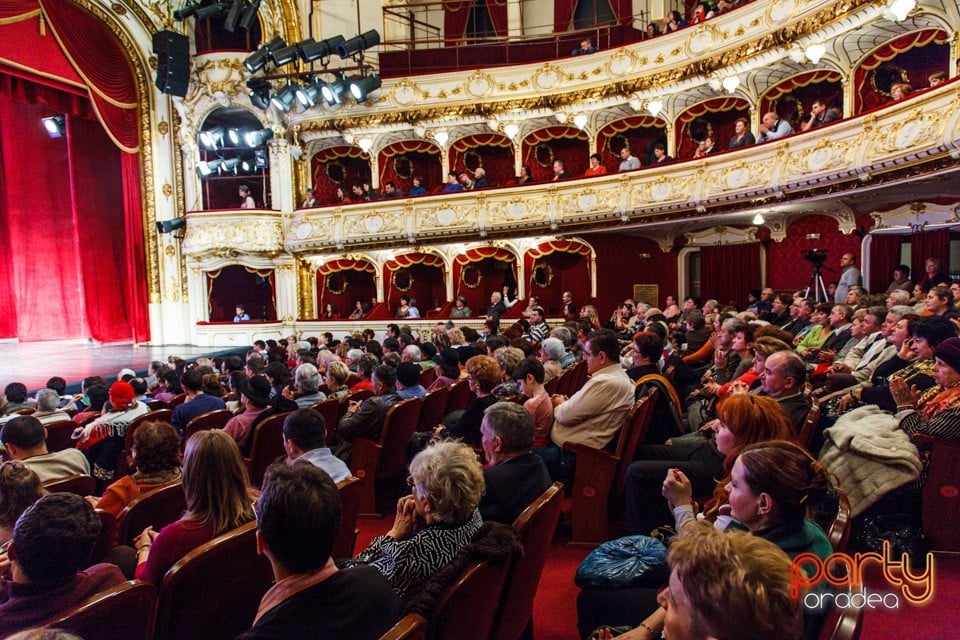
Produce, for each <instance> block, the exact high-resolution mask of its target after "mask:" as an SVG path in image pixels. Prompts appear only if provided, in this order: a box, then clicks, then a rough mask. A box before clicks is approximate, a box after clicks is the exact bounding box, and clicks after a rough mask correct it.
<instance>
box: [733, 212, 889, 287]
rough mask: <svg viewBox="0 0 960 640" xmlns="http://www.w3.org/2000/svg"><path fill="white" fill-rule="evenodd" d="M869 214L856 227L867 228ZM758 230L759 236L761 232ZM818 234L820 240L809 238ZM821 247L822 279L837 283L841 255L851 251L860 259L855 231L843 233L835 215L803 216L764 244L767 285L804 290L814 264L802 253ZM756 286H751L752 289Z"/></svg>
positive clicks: (860, 219) (762, 230) (868, 225)
mask: <svg viewBox="0 0 960 640" xmlns="http://www.w3.org/2000/svg"><path fill="white" fill-rule="evenodd" d="M870 226H871V225H870V217H869V216H861V218H859V219H857V227H858V228H864V229H869V228H870ZM763 233H764V229H761V230H760V232H759V233H758V235H761V236H762V235H763ZM811 234H813V235H817V236H819V239H817V240H808V239H807V236H809V235H811ZM810 249H821V250H825V251H827V252H828V255H827V262H826V263H825V265H824V268H823V281H824V282H825V283H826V284H829V283H830V282H836V281H837V279H838V278H839V277H840V266H839V265H840V256H842V255H843V254H844V253H847V252H850V253H853V254H854V255H855V256H857V264H858V266H859V265H860V264H861V262H860V238H859V236H857V235H856V234H853V233H851V234H846V235H845V234H843V233H841V232H840V229H839V228H838V225H837V221H836V219H835V218H831V217H829V216H824V215H813V216H804V217H802V218H800V219H798V220H794V221H793V222H791V223H790V226H789V227H787V236H786V237H785V238H784V239H783V240H781V241H780V242H770V243H768V244H767V247H766V254H767V286H768V287H773V288H774V289H793V290H796V289H805V288H806V287H807V285H808V284H809V282H810V275H811V274H812V272H813V266H812V265H811V264H810V263H809V262H807V261H805V260H804V259H803V254H804V252H806V251H808V250H810ZM755 286H758V285H751V287H748V288H752V287H755Z"/></svg>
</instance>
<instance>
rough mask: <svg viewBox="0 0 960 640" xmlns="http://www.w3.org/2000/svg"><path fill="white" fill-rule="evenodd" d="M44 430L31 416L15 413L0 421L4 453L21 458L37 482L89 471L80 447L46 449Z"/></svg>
mask: <svg viewBox="0 0 960 640" xmlns="http://www.w3.org/2000/svg"><path fill="white" fill-rule="evenodd" d="M46 438H47V430H46V429H45V428H44V426H43V425H42V424H40V421H39V420H37V419H36V418H34V417H33V416H17V417H15V418H13V419H12V420H10V421H9V422H7V423H6V424H5V425H3V430H2V431H0V442H2V443H3V447H4V449H6V452H7V457H8V458H10V459H12V460H22V461H23V463H24V464H25V465H26V466H27V468H29V469H30V470H31V471H33V472H34V473H36V474H37V476H38V477H39V478H40V482H47V481H49V480H59V479H61V478H65V477H67V476H72V475H90V462H89V461H88V460H87V457H86V456H85V455H83V452H82V451H80V450H79V449H73V448H69V449H64V450H62V451H55V452H53V453H48V452H47V443H46Z"/></svg>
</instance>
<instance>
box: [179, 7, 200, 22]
mask: <svg viewBox="0 0 960 640" xmlns="http://www.w3.org/2000/svg"><path fill="white" fill-rule="evenodd" d="M197 9H199V7H198V6H197V5H195V4H193V3H192V2H188V3H187V5H186V6H185V7H183V8H182V9H177V10H175V11H174V12H173V19H174V20H180V21H183V20H186V19H187V18H189V17H190V16H193V15H196V14H197Z"/></svg>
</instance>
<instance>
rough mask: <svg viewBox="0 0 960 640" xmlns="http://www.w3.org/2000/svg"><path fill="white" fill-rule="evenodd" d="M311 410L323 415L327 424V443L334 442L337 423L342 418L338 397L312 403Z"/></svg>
mask: <svg viewBox="0 0 960 640" xmlns="http://www.w3.org/2000/svg"><path fill="white" fill-rule="evenodd" d="M310 410H311V411H316V412H317V413H319V414H320V415H322V416H323V421H324V422H325V423H326V425H327V445H328V446H329V445H331V444H333V441H334V438H335V437H336V435H337V423H338V422H339V420H340V401H339V400H337V399H336V398H327V399H326V400H321V401H320V402H316V403H314V404H313V405H311V406H310Z"/></svg>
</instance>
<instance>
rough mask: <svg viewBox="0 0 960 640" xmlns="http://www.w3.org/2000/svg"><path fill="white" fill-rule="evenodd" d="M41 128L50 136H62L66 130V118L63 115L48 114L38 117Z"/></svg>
mask: <svg viewBox="0 0 960 640" xmlns="http://www.w3.org/2000/svg"><path fill="white" fill-rule="evenodd" d="M40 121H41V122H42V123H43V128H44V129H46V130H47V134H48V135H49V136H50V137H51V138H62V137H63V134H64V133H66V131H67V119H66V118H65V117H64V116H50V117H49V118H40Z"/></svg>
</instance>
